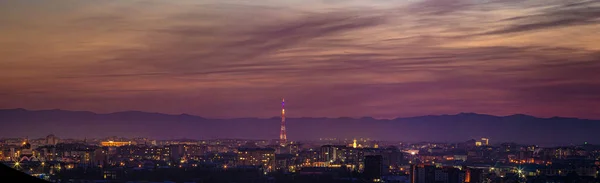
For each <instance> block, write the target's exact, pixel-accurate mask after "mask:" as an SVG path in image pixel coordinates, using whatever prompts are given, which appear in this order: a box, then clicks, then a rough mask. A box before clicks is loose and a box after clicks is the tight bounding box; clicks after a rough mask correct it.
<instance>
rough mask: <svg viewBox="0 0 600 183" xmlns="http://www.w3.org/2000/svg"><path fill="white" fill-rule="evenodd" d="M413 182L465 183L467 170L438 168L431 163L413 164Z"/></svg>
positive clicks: (411, 175)
mask: <svg viewBox="0 0 600 183" xmlns="http://www.w3.org/2000/svg"><path fill="white" fill-rule="evenodd" d="M410 182H411V183H436V182H447V183H463V182H465V172H464V171H461V170H460V169H458V168H454V167H442V168H436V167H435V166H430V165H412V167H411V170H410Z"/></svg>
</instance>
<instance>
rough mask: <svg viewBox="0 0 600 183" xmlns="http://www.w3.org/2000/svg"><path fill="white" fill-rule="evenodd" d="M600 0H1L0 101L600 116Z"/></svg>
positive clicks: (173, 109)
mask: <svg viewBox="0 0 600 183" xmlns="http://www.w3.org/2000/svg"><path fill="white" fill-rule="evenodd" d="M599 18H600V3H599V2H598V1H565V0H543V1H542V0H532V1H512V0H490V1H472V0H444V1H434V0H425V1H405V0H389V1H383V0H381V1H369V2H366V1H333V0H308V1H306V0H303V1H296V0H293V1H269V0H263V1H226V2H224V1H208V0H207V1H187V0H179V1H133V0H131V1H112V0H107V1H68V0H65V1H41V2H40V1H29V0H20V1H2V2H0V24H1V25H2V27H0V31H1V32H2V34H0V54H1V55H2V58H0V80H1V81H2V82H0V108H5V109H11V108H25V109H30V110H40V109H64V110H76V111H94V112H98V113H109V112H118V111H130V110H138V111H148V112H160V113H168V114H181V113H187V114H193V115H198V116H202V117H208V118H239V117H262V118H269V117H273V116H278V113H279V112H278V110H279V106H278V101H279V100H281V98H283V97H285V98H286V100H287V101H289V103H288V108H289V112H288V113H287V115H288V116H289V117H335V118H337V117H363V116H370V117H374V118H386V119H392V118H395V117H411V116H421V115H438V114H456V113H460V112H476V113H484V114H492V115H500V116H506V115H512V114H529V115H533V116H538V117H553V116H563V117H577V118H586V119H600V111H599V110H597V109H598V108H600V95H598V94H599V93H600V83H599V82H600V80H597V79H593V78H600V74H599V72H597V71H598V70H600V62H598V58H600V54H599V52H598V51H599V50H600V37H599V36H598V35H597V33H598V32H599V31H600V25H599V23H600V21H599V20H600V19H599Z"/></svg>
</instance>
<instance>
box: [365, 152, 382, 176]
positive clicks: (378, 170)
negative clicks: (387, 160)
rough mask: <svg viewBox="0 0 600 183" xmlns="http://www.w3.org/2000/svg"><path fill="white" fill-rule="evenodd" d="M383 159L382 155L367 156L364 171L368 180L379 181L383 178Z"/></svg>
mask: <svg viewBox="0 0 600 183" xmlns="http://www.w3.org/2000/svg"><path fill="white" fill-rule="evenodd" d="M382 159H383V158H382V156H381V155H369V156H365V169H364V171H363V173H364V175H365V178H366V179H367V180H370V181H374V182H378V181H379V180H380V179H381V174H382V173H383V171H382V166H383V165H382Z"/></svg>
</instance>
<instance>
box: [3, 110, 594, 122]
mask: <svg viewBox="0 0 600 183" xmlns="http://www.w3.org/2000/svg"><path fill="white" fill-rule="evenodd" d="M6 110H25V111H31V112H40V111H68V112H88V113H94V114H98V115H103V114H104V115H106V114H117V113H125V112H141V113H148V114H163V115H171V116H178V115H188V116H194V117H199V118H204V119H210V120H232V119H248V118H254V119H274V118H277V119H280V118H281V117H280V116H272V117H266V118H264V117H236V118H207V117H203V116H200V115H194V114H188V113H179V114H175V113H163V112H149V111H139V110H126V111H117V112H107V113H100V112H94V111H89V110H65V109H59V108H54V109H39V110H32V109H26V108H0V111H6ZM461 114H476V115H485V116H493V117H510V116H519V115H521V116H528V117H534V118H538V119H552V118H566V119H579V120H599V119H590V118H579V117H565V116H553V117H538V116H534V115H530V114H523V113H515V114H511V115H493V114H486V113H476V112H458V113H456V114H448V113H445V114H428V115H417V116H408V117H398V116H397V117H394V118H375V117H372V116H362V117H348V116H340V117H306V116H304V117H286V118H291V119H294V118H296V119H299V118H328V119H340V118H350V119H361V118H372V119H375V120H396V119H408V118H418V117H426V116H456V115H461Z"/></svg>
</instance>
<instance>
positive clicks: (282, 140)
mask: <svg viewBox="0 0 600 183" xmlns="http://www.w3.org/2000/svg"><path fill="white" fill-rule="evenodd" d="M286 143H287V135H286V133H285V99H281V131H280V132H279V145H281V146H285V145H286Z"/></svg>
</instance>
